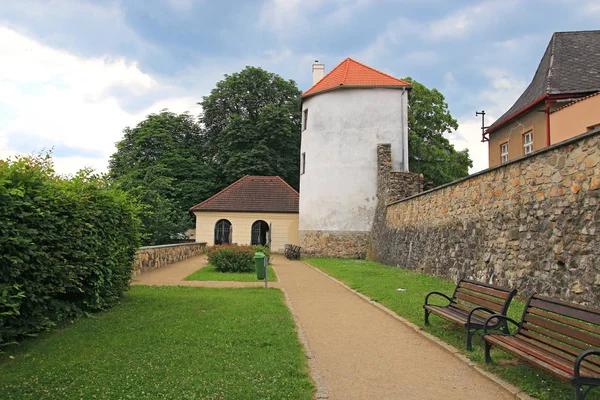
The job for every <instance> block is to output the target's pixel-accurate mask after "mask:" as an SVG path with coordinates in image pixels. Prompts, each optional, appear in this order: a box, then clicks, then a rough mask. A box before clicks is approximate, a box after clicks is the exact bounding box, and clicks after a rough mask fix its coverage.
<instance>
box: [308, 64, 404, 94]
mask: <svg viewBox="0 0 600 400" xmlns="http://www.w3.org/2000/svg"><path fill="white" fill-rule="evenodd" d="M340 86H367V87H393V86H398V87H400V86H406V87H410V83H408V82H406V81H403V80H402V79H398V78H394V77H393V76H391V75H388V74H384V73H383V72H381V71H377V70H376V69H373V68H371V67H369V66H366V65H364V64H361V63H359V62H358V61H355V60H353V59H351V58H346V59H345V60H344V61H342V62H341V63H340V64H339V65H338V66H337V67H335V68H334V69H332V70H331V72H329V73H328V74H327V75H325V77H323V79H321V80H320V81H319V82H317V83H316V84H315V85H314V86H313V87H311V88H310V89H308V90H307V91H306V92H304V93H303V94H302V97H306V96H310V95H313V94H315V93H318V92H322V91H324V90H328V89H333V88H336V87H340Z"/></svg>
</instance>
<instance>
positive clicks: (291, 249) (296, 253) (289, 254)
mask: <svg viewBox="0 0 600 400" xmlns="http://www.w3.org/2000/svg"><path fill="white" fill-rule="evenodd" d="M301 251H302V247H300V246H294V245H293V244H286V245H285V258H287V259H288V260H299V259H300V252H301Z"/></svg>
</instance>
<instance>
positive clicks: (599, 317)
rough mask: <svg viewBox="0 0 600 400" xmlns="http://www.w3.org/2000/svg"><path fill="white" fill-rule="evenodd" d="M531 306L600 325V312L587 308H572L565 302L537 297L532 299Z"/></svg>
mask: <svg viewBox="0 0 600 400" xmlns="http://www.w3.org/2000/svg"><path fill="white" fill-rule="evenodd" d="M530 306H531V307H536V308H539V309H541V310H545V311H550V312H554V313H557V314H561V315H564V316H566V317H571V318H575V319H578V320H581V321H586V322H591V323H593V324H597V325H600V314H597V313H594V312H590V311H589V310H586V309H581V308H570V307H568V306H566V305H564V304H557V303H555V302H549V301H547V300H546V299H540V298H535V297H534V298H533V299H531V302H530Z"/></svg>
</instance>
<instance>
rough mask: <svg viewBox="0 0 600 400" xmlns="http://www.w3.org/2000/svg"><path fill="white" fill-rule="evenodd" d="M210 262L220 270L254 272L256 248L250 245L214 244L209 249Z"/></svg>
mask: <svg viewBox="0 0 600 400" xmlns="http://www.w3.org/2000/svg"><path fill="white" fill-rule="evenodd" d="M208 262H209V263H210V264H212V265H214V266H215V268H216V269H217V271H219V272H252V271H254V250H252V248H251V247H249V246H237V245H220V246H213V247H211V248H209V249H208Z"/></svg>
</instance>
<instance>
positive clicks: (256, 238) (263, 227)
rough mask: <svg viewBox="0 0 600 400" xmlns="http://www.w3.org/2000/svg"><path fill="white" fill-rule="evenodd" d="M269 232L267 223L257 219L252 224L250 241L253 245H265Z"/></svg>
mask: <svg viewBox="0 0 600 400" xmlns="http://www.w3.org/2000/svg"><path fill="white" fill-rule="evenodd" d="M268 233H269V224H267V223H266V222H265V221H263V220H260V219H259V220H258V221H256V222H255V223H253V224H252V240H251V243H250V244H252V245H253V246H254V245H257V244H258V245H262V246H264V245H266V244H267V238H268Z"/></svg>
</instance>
